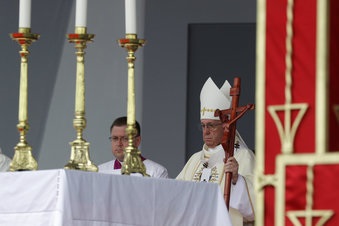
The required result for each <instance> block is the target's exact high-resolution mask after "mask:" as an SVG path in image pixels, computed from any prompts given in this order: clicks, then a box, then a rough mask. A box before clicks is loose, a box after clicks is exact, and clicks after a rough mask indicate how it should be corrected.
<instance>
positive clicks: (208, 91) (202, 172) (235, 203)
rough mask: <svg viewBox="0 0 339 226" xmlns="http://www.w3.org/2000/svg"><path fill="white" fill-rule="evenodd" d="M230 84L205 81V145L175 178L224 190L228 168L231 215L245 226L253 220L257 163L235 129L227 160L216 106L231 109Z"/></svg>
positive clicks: (202, 113)
mask: <svg viewBox="0 0 339 226" xmlns="http://www.w3.org/2000/svg"><path fill="white" fill-rule="evenodd" d="M230 88H231V86H230V84H229V83H228V82H227V80H226V81H225V83H224V85H223V86H222V87H221V88H220V89H219V88H218V87H217V86H216V85H215V83H214V82H213V80H212V79H211V78H208V79H207V81H206V82H205V84H204V86H203V88H202V90H201V93H200V104H201V106H200V107H201V108H200V121H201V128H202V135H203V140H204V145H203V147H202V150H201V151H199V152H196V153H195V154H193V155H192V156H191V158H190V159H189V160H188V162H187V163H186V165H185V166H184V168H183V169H182V171H181V172H180V174H179V175H178V176H177V178H176V179H179V180H189V181H205V182H212V183H218V184H219V185H220V188H221V189H222V191H224V186H225V172H231V173H232V185H231V197H230V210H229V213H230V218H231V221H232V224H233V226H243V224H244V223H245V222H250V221H253V220H254V206H255V205H254V187H253V179H254V175H253V174H254V166H255V156H254V153H253V151H252V150H250V149H249V148H248V147H247V145H246V144H245V142H244V141H243V139H242V138H241V136H240V134H239V133H238V132H236V137H235V142H234V143H235V144H236V143H237V144H239V145H238V146H237V147H236V148H235V149H234V156H233V157H230V158H228V160H227V162H226V163H224V158H225V151H224V149H223V147H222V145H221V142H222V137H223V134H224V128H223V123H222V122H221V121H220V119H219V118H218V117H215V116H214V112H215V110H217V109H220V110H224V109H229V108H230V104H231V97H230Z"/></svg>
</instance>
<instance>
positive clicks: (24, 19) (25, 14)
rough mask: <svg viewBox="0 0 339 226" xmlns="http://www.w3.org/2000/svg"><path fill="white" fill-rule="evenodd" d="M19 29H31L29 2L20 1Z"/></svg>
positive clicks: (28, 0) (25, 0)
mask: <svg viewBox="0 0 339 226" xmlns="http://www.w3.org/2000/svg"><path fill="white" fill-rule="evenodd" d="M19 27H22V28H24V27H26V28H30V27H31V0H20V5H19Z"/></svg>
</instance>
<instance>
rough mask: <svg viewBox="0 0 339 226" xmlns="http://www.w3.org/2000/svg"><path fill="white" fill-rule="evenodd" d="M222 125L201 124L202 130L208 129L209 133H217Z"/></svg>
mask: <svg viewBox="0 0 339 226" xmlns="http://www.w3.org/2000/svg"><path fill="white" fill-rule="evenodd" d="M221 124H222V123H207V124H204V123H201V125H200V126H201V129H202V130H204V129H208V130H209V131H215V130H216V129H217V128H218V126H220V125H221Z"/></svg>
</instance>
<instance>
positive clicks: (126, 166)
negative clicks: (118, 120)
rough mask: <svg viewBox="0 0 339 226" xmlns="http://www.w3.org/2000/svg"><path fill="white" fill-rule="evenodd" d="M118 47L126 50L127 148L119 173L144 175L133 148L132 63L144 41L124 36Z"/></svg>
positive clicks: (131, 36) (128, 35) (132, 36)
mask: <svg viewBox="0 0 339 226" xmlns="http://www.w3.org/2000/svg"><path fill="white" fill-rule="evenodd" d="M118 42H119V45H120V46H121V47H123V48H125V49H126V50H127V54H128V55H127V57H126V59H127V63H128V87H127V89H128V93H127V94H128V96H127V128H126V133H127V136H128V146H127V147H126V148H125V150H124V152H125V156H124V162H123V164H122V167H121V173H122V174H127V175H130V174H131V173H140V174H142V175H143V176H149V175H148V174H146V167H145V165H144V163H143V162H142V161H141V157H140V155H141V152H140V150H139V149H138V148H137V147H135V146H134V142H133V139H134V137H135V136H136V135H137V131H136V128H135V88H134V62H135V59H136V58H135V52H136V51H137V50H138V48H139V46H143V45H144V44H145V40H143V39H138V38H137V35H136V34H126V38H124V39H119V40H118Z"/></svg>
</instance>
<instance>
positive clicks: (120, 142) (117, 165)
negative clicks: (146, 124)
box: [99, 117, 168, 178]
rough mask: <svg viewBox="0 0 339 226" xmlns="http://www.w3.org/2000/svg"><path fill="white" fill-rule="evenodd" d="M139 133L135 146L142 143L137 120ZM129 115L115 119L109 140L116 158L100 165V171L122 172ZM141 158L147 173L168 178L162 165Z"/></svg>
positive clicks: (136, 125)
mask: <svg viewBox="0 0 339 226" xmlns="http://www.w3.org/2000/svg"><path fill="white" fill-rule="evenodd" d="M135 127H136V130H137V135H136V136H135V137H134V139H133V142H134V147H139V145H140V143H141V134H140V124H139V123H138V122H137V121H135ZM126 128H127V117H120V118H117V119H116V120H114V122H113V123H112V125H111V127H110V132H111V136H110V137H109V140H110V142H111V146H112V154H113V156H114V158H115V159H113V160H111V161H109V162H106V163H103V164H101V165H99V172H104V173H113V174H121V165H122V163H123V161H124V149H125V148H126V147H127V146H128V137H127V133H126ZM141 159H142V161H143V163H144V165H145V167H146V173H147V174H148V175H150V176H151V177H156V178H160V177H162V178H168V172H167V169H166V168H165V167H163V166H162V165H160V164H158V163H156V162H154V161H152V160H149V159H146V158H144V157H143V156H141Z"/></svg>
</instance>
